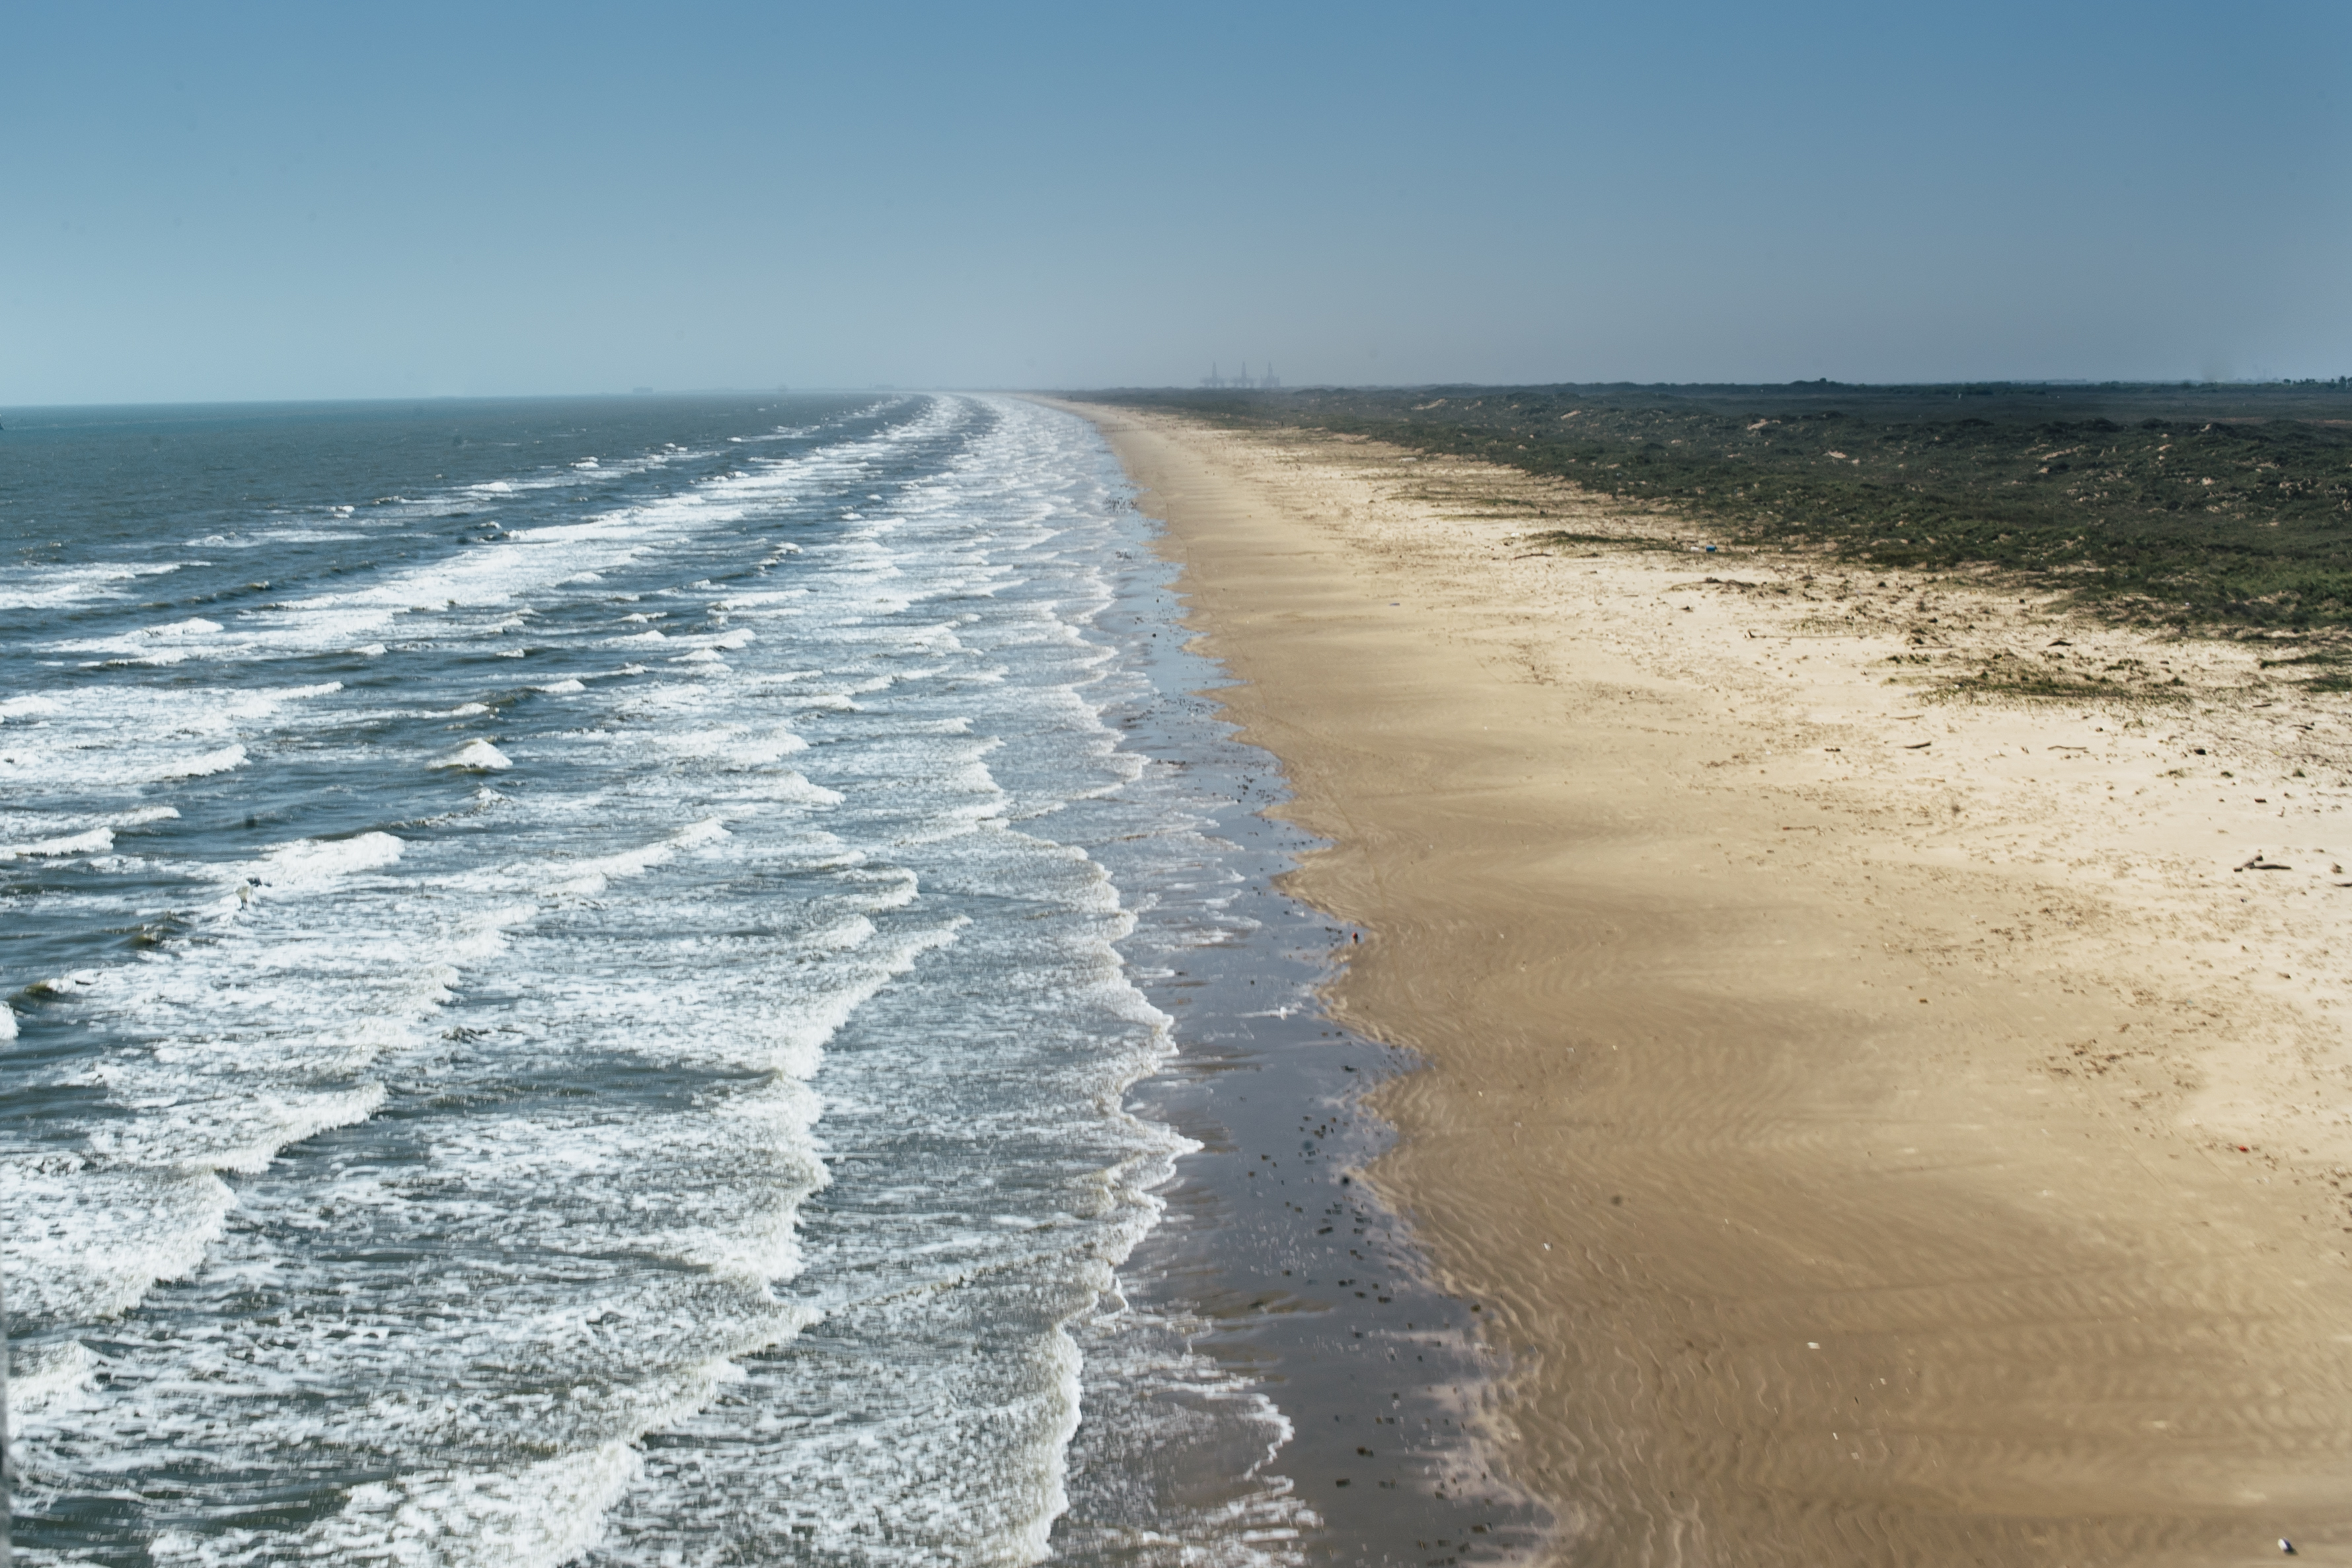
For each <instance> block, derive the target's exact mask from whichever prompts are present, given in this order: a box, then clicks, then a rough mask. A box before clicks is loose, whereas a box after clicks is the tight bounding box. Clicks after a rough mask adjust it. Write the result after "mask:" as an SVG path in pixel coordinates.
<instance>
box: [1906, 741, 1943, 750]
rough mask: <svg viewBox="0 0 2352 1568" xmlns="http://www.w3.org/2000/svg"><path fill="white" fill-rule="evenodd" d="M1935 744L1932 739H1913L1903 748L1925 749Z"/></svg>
mask: <svg viewBox="0 0 2352 1568" xmlns="http://www.w3.org/2000/svg"><path fill="white" fill-rule="evenodd" d="M1935 744H1936V743H1935V742H1934V741H1932V740H1915V741H1912V742H1910V743H1909V744H1907V745H1906V746H1905V747H1903V749H1904V750H1906V751H1925V750H1926V749H1927V747H1931V746H1933V745H1935Z"/></svg>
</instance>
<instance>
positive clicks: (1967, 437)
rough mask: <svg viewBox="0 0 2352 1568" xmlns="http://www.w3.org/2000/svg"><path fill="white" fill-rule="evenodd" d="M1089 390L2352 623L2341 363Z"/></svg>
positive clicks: (2019, 569)
mask: <svg viewBox="0 0 2352 1568" xmlns="http://www.w3.org/2000/svg"><path fill="white" fill-rule="evenodd" d="M1088 396H1089V397H1090V398H1091V399H1092V400H1093V401H1097V402H1118V403H1127V404H1130V405H1134V406H1141V407H1154V408H1163V409H1168V410H1171V411H1181V412H1184V413H1192V414H1196V415H1200V416H1202V417H1205V418H1208V419H1210V420H1213V421H1215V422H1218V423H1227V424H1233V425H1241V426H1255V427H1261V428H1263V427H1282V426H1293V427H1307V428H1314V429H1319V430H1328V431H1332V432H1336V433H1339V434H1356V435H1366V436H1373V437H1377V438H1379V439H1381V440H1383V441H1388V442H1392V443H1394V444H1398V445H1401V446H1405V447H1410V448H1413V449H1417V450H1419V451H1423V452H1426V453H1431V454H1441V453H1442V454H1450V455H1459V456H1464V457H1477V458H1484V459H1486V460H1488V461H1491V462H1496V463H1502V464H1507V465H1512V466H1514V467H1517V468H1522V469H1526V470H1528V471H1529V472H1533V473H1540V474H1547V475H1555V476H1559V477H1561V478H1565V479H1568V480H1570V481H1572V482H1574V483H1576V484H1578V485H1580V486H1584V487H1586V488H1588V489H1591V490H1593V491H1598V492H1601V493H1603V494H1609V495H1614V496H1616V497H1621V498H1622V499H1623V500H1625V501H1626V502H1628V503H1636V504H1646V505H1649V506H1653V507H1657V508H1659V509H1661V510H1665V511H1670V512H1672V513H1674V514H1677V515H1680V516H1684V517H1690V518H1692V519H1693V520H1695V521H1701V522H1705V523H1707V524H1710V525H1712V526H1713V527H1714V528H1717V529H1718V530H1720V531H1721V533H1722V534H1724V535H1725V536H1727V538H1729V539H1731V540H1733V541H1735V542H1744V543H1753V544H1770V545H1780V546H1788V545H1811V546H1816V547H1824V548H1826V549H1830V550H1832V551H1833V552H1835V553H1836V554H1838V555H1839V556H1842V557H1843V558H1844V559H1848V560H1850V561H1853V562H1854V563H1856V564H1864V563H1877V564H1883V565H1885V566H1888V567H1903V568H1909V569H1913V570H1919V569H1962V568H1976V569H1990V570H1998V571H2003V572H2012V573H2016V574H2018V575H2020V576H2021V577H2022V578H2026V579H2030V580H2035V581H2036V582H2037V583H2038V584H2039V585H2041V586H2048V587H2061V588H2063V589H2065V590H2067V591H2070V592H2071V593H2073V594H2074V595H2075V596H2076V597H2077V598H2078V599H2080V600H2081V601H2084V602H2085V603H2086V604H2087V605H2090V606H2092V607H2094V608H2096V609H2099V610H2101V611H2103V612H2106V613H2109V614H2113V615H2116V616H2118V617H2120V618H2123V619H2126V620H2129V621H2133V622H2151V623H2159V622H2168V623H2176V624H2179V625H2182V626H2184V627H2186V626H2192V625H2193V626H2200V627H2202V628H2205V629H2207V630H2223V629H2230V628H2235V629H2243V630H2265V631H2270V632H2298V631H2299V632H2318V633H2322V635H2321V636H2320V637H2319V638H2318V639H2317V640H2316V641H2317V642H2318V643H2321V644H2333V643H2335V642H2336V633H2337V632H2343V633H2346V634H2347V635H2352V378H2347V380H2345V381H2339V382H2326V383H2305V384H2301V385H2280V386H2252V387H2230V386H2213V387H2208V386H2148V385H2107V386H2082V387H2072V386H2068V387H2048V386H2035V385H2021V384H1993V385H1982V386H1973V385H1972V386H1926V387H1862V386H1842V385H1833V384H1831V383H1827V382H1812V383H1800V384H1797V385H1792V386H1779V387H1739V386H1719V387H1717V386H1675V387H1640V386H1627V385H1613V386H1550V387H1424V388H1419V389H1413V390H1410V391H1390V390H1382V391H1330V390H1314V389H1308V390H1302V391H1297V392H1224V391H1206V390H1204V391H1198V392H1191V391H1185V392H1114V393H1090V394H1088ZM2301 656H2304V657H2308V658H2318V659H2322V660H2325V661H2327V662H2330V663H2332V662H2334V660H2335V659H2336V656H2337V655H2336V652H2335V650H2334V648H2333V647H2332V646H2322V647H2317V648H2315V649H2314V650H2313V651H2312V652H2310V653H2305V654H2304V655H2301ZM2323 678H2328V677H2326V676H2323Z"/></svg>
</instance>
